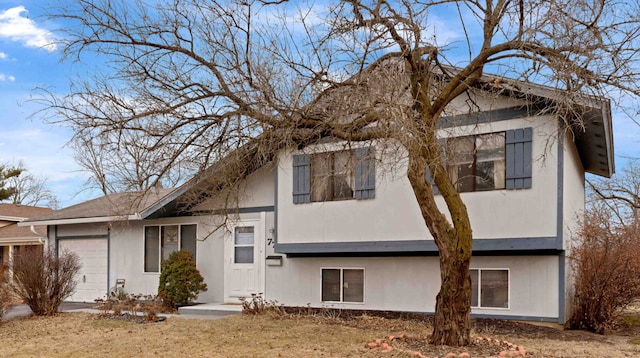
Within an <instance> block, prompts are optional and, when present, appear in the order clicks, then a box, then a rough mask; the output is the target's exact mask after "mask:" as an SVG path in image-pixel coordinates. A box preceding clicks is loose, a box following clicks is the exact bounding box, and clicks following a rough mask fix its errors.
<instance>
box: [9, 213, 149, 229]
mask: <svg viewBox="0 0 640 358" xmlns="http://www.w3.org/2000/svg"><path fill="white" fill-rule="evenodd" d="M140 219H141V216H140V214H130V215H118V216H97V217H91V218H67V219H50V220H38V221H28V220H27V221H23V222H19V223H18V226H31V225H34V226H45V225H69V224H90V223H101V222H114V221H130V220H140Z"/></svg>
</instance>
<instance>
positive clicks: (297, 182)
mask: <svg viewBox="0 0 640 358" xmlns="http://www.w3.org/2000/svg"><path fill="white" fill-rule="evenodd" d="M310 201H311V155H310V154H297V155H294V156H293V203H294V204H300V203H308V202H310Z"/></svg>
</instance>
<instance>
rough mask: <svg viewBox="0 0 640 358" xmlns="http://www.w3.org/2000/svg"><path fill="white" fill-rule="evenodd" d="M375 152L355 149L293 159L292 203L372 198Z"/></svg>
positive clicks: (374, 186)
mask: <svg viewBox="0 0 640 358" xmlns="http://www.w3.org/2000/svg"><path fill="white" fill-rule="evenodd" d="M375 188H376V166H375V150H374V148H372V147H364V148H356V149H353V150H341V151H334V152H322V153H314V154H296V155H294V156H293V203H294V204H300V203H308V202H323V201H337V200H348V199H356V200H362V199H373V198H375Z"/></svg>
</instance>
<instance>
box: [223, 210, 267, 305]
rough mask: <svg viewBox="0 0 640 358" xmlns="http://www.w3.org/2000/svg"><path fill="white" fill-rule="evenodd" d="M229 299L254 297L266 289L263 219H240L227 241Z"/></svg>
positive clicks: (226, 283) (226, 271) (226, 278)
mask: <svg viewBox="0 0 640 358" xmlns="http://www.w3.org/2000/svg"><path fill="white" fill-rule="evenodd" d="M225 252H226V255H225V275H224V276H225V282H224V287H225V300H226V301H227V302H237V301H238V297H251V294H252V293H263V290H264V273H263V270H264V269H263V264H264V225H263V221H262V220H255V221H240V222H237V223H235V225H234V226H233V227H232V228H231V233H230V235H228V236H227V238H226V240H225Z"/></svg>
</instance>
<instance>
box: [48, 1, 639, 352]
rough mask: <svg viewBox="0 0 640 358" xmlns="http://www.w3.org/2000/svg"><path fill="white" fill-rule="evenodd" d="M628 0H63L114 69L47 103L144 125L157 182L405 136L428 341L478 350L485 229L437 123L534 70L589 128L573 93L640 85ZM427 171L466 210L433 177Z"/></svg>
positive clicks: (115, 129) (75, 28)
mask: <svg viewBox="0 0 640 358" xmlns="http://www.w3.org/2000/svg"><path fill="white" fill-rule="evenodd" d="M618 5H619V4H617V3H616V2H611V1H602V0H545V1H542V0H518V1H510V0H485V1H447V0H444V1H419V0H408V1H402V2H396V1H390V0H381V1H359V0H342V1H339V0H336V1H333V2H327V3H326V5H325V3H323V5H322V6H319V5H317V4H316V5H315V6H310V5H305V4H300V3H297V2H296V3H295V4H293V3H289V2H287V1H275V2H269V1H233V0H231V1H215V0H214V1H206V2H203V1H193V0H184V1H182V0H174V1H173V2H170V3H159V4H158V3H144V2H143V1H107V0H104V1H103V0H85V1H78V2H76V3H74V4H73V5H71V6H68V7H65V8H64V9H60V10H58V11H57V13H58V15H57V16H58V17H60V18H63V19H65V21H66V23H68V24H71V25H70V26H69V27H68V28H67V29H66V30H67V32H66V34H65V35H64V36H63V38H65V39H67V40H68V42H67V43H65V44H63V45H64V52H65V55H66V56H67V58H68V59H80V60H81V59H82V56H83V55H84V54H85V53H86V52H94V53H96V54H97V55H98V56H99V57H100V58H103V59H105V61H106V63H105V66H106V70H105V71H104V73H98V74H96V75H95V76H92V78H90V79H88V80H84V81H83V79H75V81H74V82H73V83H74V84H73V88H72V89H71V93H70V94H69V95H67V96H51V97H48V98H49V101H48V103H47V105H48V108H49V109H50V110H52V111H53V112H55V113H54V115H59V116H62V118H64V121H66V123H67V124H68V125H70V126H72V127H73V128H74V129H75V132H76V137H77V138H83V139H85V140H98V141H99V138H101V137H105V136H113V138H120V137H119V136H124V133H135V134H131V135H133V136H134V137H140V136H142V137H145V138H146V139H147V140H148V141H147V142H145V145H144V148H143V149H144V150H145V151H147V150H148V151H155V150H159V149H160V148H163V149H162V150H163V153H170V154H171V155H170V156H168V157H166V158H165V161H162V163H161V165H160V167H159V168H156V169H155V170H154V171H155V173H154V175H153V176H148V177H149V178H150V179H151V181H152V182H153V181H159V180H161V179H160V178H162V177H163V176H164V175H165V174H166V173H168V172H170V171H171V170H172V168H173V166H174V165H177V164H178V163H181V162H183V161H186V162H189V163H194V164H195V165H197V168H199V169H200V170H202V169H203V168H206V167H207V165H208V164H209V163H211V162H212V161H216V160H219V159H221V158H225V159H226V160H227V161H231V159H228V158H229V155H230V153H232V155H231V158H234V159H238V160H241V159H247V157H248V156H254V157H256V156H257V157H259V158H261V160H263V161H268V159H269V155H270V153H273V152H274V151H275V150H276V149H282V148H287V147H300V146H304V145H305V144H308V143H312V142H313V141H314V140H316V139H317V138H319V137H325V136H331V137H334V138H338V139H341V140H344V141H346V142H360V141H372V140H375V141H377V142H378V143H397V144H400V145H401V146H402V148H404V151H405V154H406V157H407V158H408V163H409V164H408V170H407V173H406V175H407V177H408V179H409V182H410V183H411V186H412V188H413V191H414V193H415V196H416V199H417V202H418V204H419V205H420V208H421V213H422V216H423V218H424V221H425V223H426V225H427V226H428V228H429V231H430V232H431V234H432V236H433V237H434V240H435V243H436V245H437V247H438V249H439V252H440V270H441V289H440V292H439V294H438V296H437V299H436V315H435V324H434V326H435V329H434V333H433V335H432V337H431V342H432V343H435V344H448V345H466V344H469V343H470V302H471V280H470V276H469V273H468V269H469V262H470V258H471V251H472V228H471V224H470V221H469V216H468V213H467V209H466V207H465V205H464V203H463V201H462V199H461V197H460V195H459V193H458V191H457V189H456V186H455V185H454V183H452V180H451V179H450V178H449V175H448V174H447V170H446V168H445V163H444V162H443V158H441V156H440V155H439V149H438V142H437V136H436V134H437V133H436V132H437V124H438V119H439V118H440V117H441V116H442V115H443V114H445V113H447V112H448V111H450V110H451V109H452V106H453V105H454V104H453V102H454V100H456V99H457V98H460V97H461V96H463V95H465V96H468V97H469V98H472V97H473V96H472V95H471V93H472V92H473V91H485V93H489V94H494V95H497V94H499V93H514V92H516V93H520V94H524V95H527V93H529V92H528V91H529V90H530V89H531V88H534V89H535V86H526V87H525V88H523V87H522V86H520V85H519V84H518V83H522V82H525V83H526V82H528V83H534V84H543V85H546V86H548V87H551V88H554V89H557V90H558V91H557V92H556V98H554V104H555V108H553V110H554V111H555V113H558V115H559V116H560V118H562V119H563V120H564V121H565V124H566V127H564V128H561V130H570V129H572V128H576V127H578V128H579V127H580V123H579V122H578V119H579V118H580V115H579V113H577V111H579V108H580V107H579V106H576V104H580V103H581V101H584V100H585V98H587V99H588V100H593V98H592V97H586V95H604V94H607V93H615V94H616V98H621V99H624V98H626V97H625V96H631V97H635V96H636V95H637V94H638V87H637V84H638V83H640V81H638V80H639V79H640V78H639V77H640V74H639V73H638V68H636V67H635V62H634V58H636V56H637V52H638V48H639V47H638V35H639V34H640V31H638V28H639V27H638V15H637V14H638V11H637V7H638V4H637V3H636V2H633V1H626V2H623V3H622V6H618ZM443 12H444V13H445V14H446V15H447V16H446V17H447V20H446V21H447V24H446V27H447V28H448V29H459V31H460V32H461V34H463V35H462V37H461V38H462V40H460V41H458V40H456V41H455V42H451V41H448V40H447V39H446V38H443V37H442V36H441V34H440V33H439V32H438V30H437V26H436V24H437V23H438V17H437V16H438V14H442V13H443ZM434 29H435V30H434ZM485 70H490V72H493V73H494V74H495V76H486V75H484V73H485ZM372 76H373V79H372ZM509 78H511V79H515V80H518V81H520V82H518V83H515V82H514V81H511V80H510V79H509ZM380 86H382V88H380ZM463 102H464V101H463ZM466 103H468V104H467V106H468V107H469V108H468V111H470V112H471V111H477V108H476V107H475V105H474V104H473V103H472V101H471V102H469V101H467V102H466ZM456 105H459V104H456ZM458 110H461V109H460V108H458ZM462 110H464V109H462ZM58 118H60V117H58ZM238 148H241V150H239V151H238ZM247 148H253V149H254V151H253V152H251V151H249V150H248V149H247ZM256 153H257V154H256ZM229 167H230V168H236V169H237V170H235V171H232V170H230V171H229V172H228V173H229V174H230V175H229V176H228V177H227V178H228V181H229V182H233V181H237V180H238V176H239V174H241V173H246V170H247V165H239V164H238V165H235V166H234V165H230V166H229ZM427 169H429V171H430V173H431V174H432V178H433V181H434V183H435V184H436V185H437V187H438V188H439V192H440V194H441V195H442V198H443V199H444V201H445V203H446V208H447V209H446V210H447V211H448V214H449V217H450V218H451V219H448V218H447V216H446V215H445V214H444V213H442V212H441V211H440V209H439V208H438V206H437V205H436V201H435V199H434V191H433V187H432V184H431V183H430V182H427V181H425V180H424V178H425V172H426V170H427ZM204 174H206V172H205V173H204ZM217 176H218V178H219V177H220V176H221V175H217ZM218 180H222V179H218ZM219 187H221V186H219Z"/></svg>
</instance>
